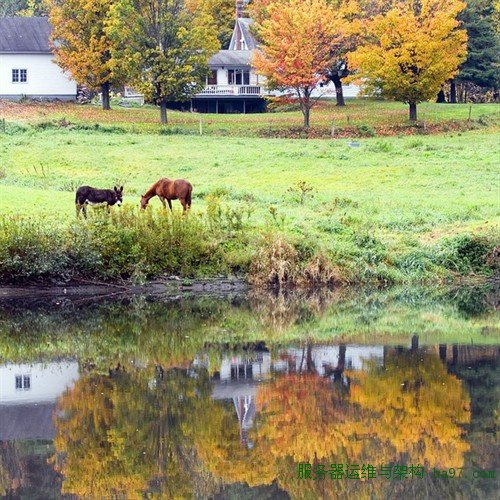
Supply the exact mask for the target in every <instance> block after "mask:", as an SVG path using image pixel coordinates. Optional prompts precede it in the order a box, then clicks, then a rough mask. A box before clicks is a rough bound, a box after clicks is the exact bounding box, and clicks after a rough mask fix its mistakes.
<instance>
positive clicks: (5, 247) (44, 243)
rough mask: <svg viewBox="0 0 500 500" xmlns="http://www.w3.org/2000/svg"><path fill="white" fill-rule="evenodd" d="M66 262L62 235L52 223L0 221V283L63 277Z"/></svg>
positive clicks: (67, 261)
mask: <svg viewBox="0 0 500 500" xmlns="http://www.w3.org/2000/svg"><path fill="white" fill-rule="evenodd" d="M68 264H69V259H68V255H67V254H66V252H65V249H64V235H63V233H62V232H61V231H60V230H59V229H58V228H57V227H55V226H54V225H53V224H49V225H43V224H40V222H39V221H37V220H34V219H31V218H29V219H21V218H17V217H6V218H3V219H1V220H0V280H1V281H3V282H13V281H14V280H16V279H18V280H19V279H20V280H31V279H39V278H48V277H52V278H65V277H66V276H67V273H68Z"/></svg>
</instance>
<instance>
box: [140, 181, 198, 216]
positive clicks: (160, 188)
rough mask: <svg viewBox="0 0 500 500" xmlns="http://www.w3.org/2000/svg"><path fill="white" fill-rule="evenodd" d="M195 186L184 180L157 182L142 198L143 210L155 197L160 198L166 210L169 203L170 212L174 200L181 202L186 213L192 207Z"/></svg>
mask: <svg viewBox="0 0 500 500" xmlns="http://www.w3.org/2000/svg"><path fill="white" fill-rule="evenodd" d="M192 191H193V186H192V185H191V184H190V183H189V182H188V181H185V180H184V179H176V180H175V181H173V180H171V179H160V180H159V181H158V182H155V183H154V184H153V185H152V186H151V187H150V188H149V189H148V190H147V191H146V193H145V194H143V195H142V197H141V209H142V210H144V209H145V208H146V206H147V204H148V203H149V200H150V199H151V198H153V197H154V196H158V198H160V201H161V202H162V204H163V207H164V208H167V206H166V205H165V200H167V202H168V206H169V207H170V210H172V200H179V201H180V202H181V205H182V208H183V209H184V212H185V211H186V210H189V208H190V207H191V192H192Z"/></svg>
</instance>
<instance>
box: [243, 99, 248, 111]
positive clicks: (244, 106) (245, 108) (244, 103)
mask: <svg viewBox="0 0 500 500" xmlns="http://www.w3.org/2000/svg"><path fill="white" fill-rule="evenodd" d="M246 113H247V100H246V99H243V114H244V115H246Z"/></svg>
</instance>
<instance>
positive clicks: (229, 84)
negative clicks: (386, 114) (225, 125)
mask: <svg viewBox="0 0 500 500" xmlns="http://www.w3.org/2000/svg"><path fill="white" fill-rule="evenodd" d="M246 3H248V0H236V19H235V24H234V29H233V35H232V37H231V42H230V44H229V47H228V49H227V50H220V51H219V52H218V53H217V54H215V55H214V56H213V57H211V58H210V60H209V61H208V65H209V66H210V76H209V77H208V78H207V82H206V86H205V88H204V89H203V90H202V91H201V92H199V93H198V94H196V95H195V96H194V97H193V98H192V99H191V109H193V110H196V111H199V112H201V113H256V112H261V111H264V110H265V107H266V101H265V97H266V96H278V95H282V94H283V93H282V92H278V91H269V90H268V89H267V88H266V78H265V77H264V76H262V75H259V74H258V73H257V72H256V71H255V68H253V67H252V56H253V52H254V51H255V50H256V49H257V41H256V40H255V37H254V36H253V35H252V31H251V26H252V23H253V20H252V19H250V18H248V17H243V6H244V4H246ZM343 93H344V97H346V98H349V97H356V96H357V95H358V94H359V87H357V86H356V85H343ZM335 95H336V92H335V85H334V84H333V83H332V82H328V83H325V84H322V85H318V87H317V88H316V89H314V91H313V94H312V96H313V97H323V98H335Z"/></svg>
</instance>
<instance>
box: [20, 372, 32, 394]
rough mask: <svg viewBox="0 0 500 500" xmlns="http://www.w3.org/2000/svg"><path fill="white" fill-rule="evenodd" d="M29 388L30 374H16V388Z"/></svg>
mask: <svg viewBox="0 0 500 500" xmlns="http://www.w3.org/2000/svg"><path fill="white" fill-rule="evenodd" d="M20 389H24V390H25V391H27V390H29V389H31V375H16V390H17V391H18V390H20Z"/></svg>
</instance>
